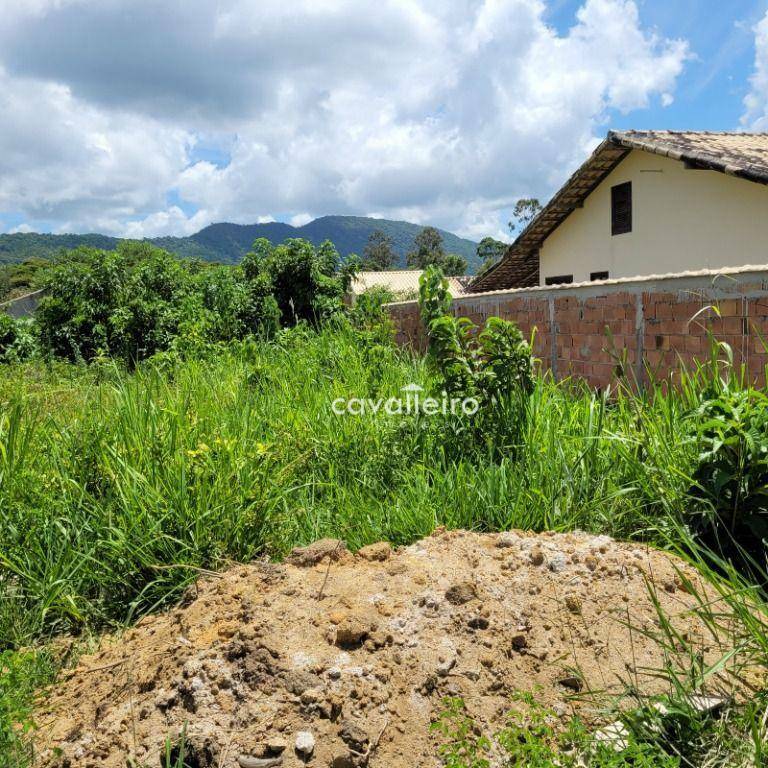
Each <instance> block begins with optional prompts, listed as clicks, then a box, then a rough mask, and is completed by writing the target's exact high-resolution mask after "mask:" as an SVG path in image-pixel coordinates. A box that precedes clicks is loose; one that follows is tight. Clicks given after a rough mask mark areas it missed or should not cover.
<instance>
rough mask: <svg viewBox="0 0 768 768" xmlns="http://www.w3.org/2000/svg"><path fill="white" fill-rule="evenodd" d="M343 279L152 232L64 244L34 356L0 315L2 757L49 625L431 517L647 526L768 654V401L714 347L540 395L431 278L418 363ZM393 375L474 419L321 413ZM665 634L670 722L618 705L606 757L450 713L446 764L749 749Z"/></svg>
mask: <svg viewBox="0 0 768 768" xmlns="http://www.w3.org/2000/svg"><path fill="white" fill-rule="evenodd" d="M351 269H352V265H350V264H347V265H345V264H344V263H343V262H342V260H341V259H340V258H339V256H338V253H337V252H336V251H335V249H334V248H333V247H332V246H331V245H330V244H328V245H322V246H320V247H317V248H315V247H313V246H312V245H311V244H309V243H306V242H303V241H296V240H292V241H288V242H286V243H284V244H282V245H280V246H277V247H275V246H273V245H271V244H270V243H269V242H267V241H258V242H257V243H255V244H254V247H253V249H252V251H251V252H250V253H249V255H248V256H247V257H246V258H245V259H244V261H243V264H242V266H240V267H238V268H237V269H232V268H228V267H221V266H217V267H211V266H204V265H201V264H196V263H192V262H180V261H178V260H176V259H173V258H172V257H170V256H169V255H168V254H165V253H163V252H162V251H159V250H158V249H155V248H153V247H152V246H151V245H149V244H127V245H121V246H120V247H119V248H118V249H117V250H116V251H114V252H102V251H95V250H93V249H81V250H79V251H77V252H76V253H75V254H74V255H73V256H72V257H71V258H69V259H68V260H67V261H65V262H62V263H60V264H58V265H57V266H56V267H54V269H53V271H52V272H50V273H49V274H48V275H47V277H46V281H47V282H46V285H47V287H48V289H49V298H48V299H47V300H46V302H45V303H44V304H43V305H42V306H41V309H40V312H39V317H38V324H39V331H40V339H41V344H42V350H43V351H42V352H41V353H38V354H32V355H29V354H28V353H27V352H25V353H23V354H22V353H21V352H19V350H20V349H21V348H22V347H23V345H24V344H25V343H27V342H25V341H24V331H25V328H26V330H27V333H28V335H30V334H31V331H32V329H31V328H30V327H29V324H27V325H25V326H22V325H20V324H18V323H15V322H12V321H9V320H7V321H5V320H4V321H3V323H4V325H3V326H2V327H0V354H2V355H3V361H4V363H3V369H2V376H0V509H2V510H3V514H2V515H0V652H2V654H3V655H2V657H0V666H1V667H2V670H3V672H2V675H1V676H0V755H3V759H5V763H4V762H3V761H2V759H0V765H2V766H5V765H8V766H11V765H13V766H17V765H24V759H25V746H24V730H23V729H24V728H29V727H31V721H30V703H29V702H30V695H31V693H32V691H33V690H34V689H35V687H37V686H38V685H40V684H42V683H43V682H44V681H45V680H47V679H49V677H50V676H51V675H52V674H53V672H54V668H55V664H54V662H53V661H52V656H51V655H49V654H48V653H47V652H46V651H45V649H46V648H48V647H50V646H49V643H50V642H51V641H53V640H54V639H55V638H56V637H57V636H59V635H61V634H63V633H67V634H71V635H75V636H78V635H84V634H86V633H88V632H92V631H98V630H101V629H103V628H105V627H114V626H119V625H123V624H124V623H127V622H132V621H134V620H136V619H137V618H138V617H140V616H141V615H143V614H145V613H147V612H149V611H154V610H157V609H159V608H161V607H162V606H165V605H168V604H170V603H172V602H173V601H175V600H177V599H178V597H179V596H180V595H181V593H182V591H183V590H184V588H185V587H186V586H187V585H188V583H189V582H190V581H191V580H192V579H193V578H194V577H195V575H196V574H197V573H198V572H199V569H200V568H213V569H215V568H218V567H220V566H222V565H223V564H225V563H226V562H228V561H230V560H241V561H247V560H250V559H252V558H255V557H259V556H263V555H267V556H270V557H280V556H282V555H284V554H285V553H287V552H288V551H289V550H290V548H291V547H293V546H295V545H298V544H304V543H308V542H310V541H313V540H316V539H318V538H321V537H324V536H339V537H343V538H345V539H346V540H347V541H348V543H349V545H350V546H351V547H353V548H354V547H359V546H362V545H364V544H368V543H372V542H374V541H378V540H381V539H387V540H389V541H391V542H393V543H394V544H405V543H409V542H412V541H414V540H416V539H418V538H420V537H423V536H425V535H427V534H429V533H430V532H432V531H433V530H434V529H435V527H436V526H440V525H444V526H446V527H448V528H456V527H462V528H469V529H474V530H480V531H490V530H503V529H508V528H523V529H531V530H536V531H542V530H556V531H565V530H573V529H576V528H579V529H582V530H586V531H592V532H599V533H607V534H610V535H612V536H615V537H618V538H630V539H632V538H633V539H638V540H643V541H648V542H651V543H654V544H656V545H658V546H663V547H667V548H670V549H674V550H676V551H679V552H680V553H681V554H683V555H684V556H686V557H688V558H689V559H692V560H694V561H695V562H696V563H697V565H698V566H699V568H700V570H701V572H702V573H703V574H704V576H705V578H707V579H708V580H709V581H710V582H711V583H712V584H713V585H714V586H715V588H717V589H718V590H720V593H721V595H722V599H723V601H724V604H725V605H726V606H727V608H728V610H727V611H724V610H723V608H722V606H720V607H719V608H718V611H717V612H715V610H714V609H713V608H712V606H711V605H710V604H709V603H708V601H707V600H706V599H705V598H704V596H703V595H702V596H701V599H700V609H699V610H700V611H701V615H702V616H703V617H704V618H705V619H706V623H707V626H709V627H713V628H715V629H717V631H719V632H722V634H723V636H726V637H731V638H732V643H735V644H736V646H737V651H738V657H739V659H740V660H743V659H746V660H747V661H748V662H750V663H757V664H768V606H767V605H766V602H765V594H764V592H763V591H762V584H761V582H760V581H759V576H760V574H761V573H762V574H764V568H763V570H762V571H760V570H758V569H757V568H758V567H761V566H762V562H763V557H764V542H763V541H761V540H759V539H757V538H755V537H754V532H755V531H759V523H761V521H762V519H763V517H762V516H763V514H764V488H765V474H764V473H765V455H766V450H767V448H766V446H768V423H767V420H766V418H765V413H766V406H765V399H764V395H763V393H761V392H757V391H755V390H753V389H750V388H749V387H747V386H745V385H744V383H743V382H742V381H740V380H739V377H738V376H737V375H736V374H735V373H734V371H733V370H732V369H731V368H730V367H729V366H728V365H727V363H726V364H723V361H722V360H721V361H720V364H719V365H705V366H703V367H702V368H701V369H699V370H697V371H692V372H688V373H684V374H683V376H682V381H681V384H680V386H679V387H677V388H667V387H666V386H661V385H659V386H651V387H649V388H648V389H647V390H646V391H644V392H636V391H635V390H634V389H633V388H632V387H630V386H627V387H623V386H622V387H619V388H617V389H616V390H614V391H611V392H604V393H596V392H594V391H592V390H590V389H588V388H587V387H586V386H585V385H583V384H580V383H578V382H569V381H566V382H561V383H556V382H554V381H552V380H551V379H550V378H549V377H548V376H543V375H541V374H539V373H538V372H537V371H536V369H535V367H533V368H532V366H531V359H530V351H529V347H528V345H527V344H526V342H525V340H524V339H522V337H521V336H520V333H519V331H518V330H517V328H515V327H514V326H513V325H512V324H510V323H505V322H503V321H500V320H498V321H494V322H491V323H489V324H488V326H487V327H486V328H485V329H482V330H481V329H474V328H471V327H470V325H469V324H467V323H466V322H464V321H459V320H455V319H453V318H452V317H451V316H450V315H448V314H447V307H448V302H449V300H450V299H449V296H448V295H447V292H446V283H445V281H444V280H443V278H442V275H441V274H440V273H439V272H438V271H436V270H434V269H430V270H428V271H427V274H426V275H425V276H424V278H423V281H422V295H421V300H422V313H423V316H424V317H425V318H426V319H427V322H428V323H429V336H430V354H429V356H428V357H426V358H422V357H418V356H414V355H412V354H411V353H409V352H407V351H404V350H401V349H398V348H396V347H395V346H394V344H393V343H392V339H391V328H390V327H389V326H388V324H387V322H385V320H384V318H383V317H382V314H381V305H380V301H381V298H382V297H381V296H378V297H377V296H375V295H371V296H368V297H365V298H363V297H361V299H360V301H358V303H357V305H356V306H355V307H354V308H353V309H352V310H349V311H344V310H343V305H342V301H341V299H342V295H343V292H344V288H345V285H346V284H347V281H348V280H349V276H350V271H351ZM278 325H281V326H282V328H278ZM33 338H34V337H33ZM25 356H27V357H28V358H29V359H27V361H26V362H25V361H23V360H22V358H24V357H25ZM411 384H416V385H419V386H421V387H423V388H424V390H425V391H426V392H427V393H430V394H433V395H435V396H437V397H439V396H440V395H441V393H442V392H443V391H444V390H445V391H447V392H449V393H450V394H452V395H453V394H455V395H459V396H462V397H463V396H471V397H476V398H477V399H478V401H479V405H480V411H479V416H480V418H479V419H477V420H474V419H473V418H472V417H468V416H465V415H463V414H456V413H447V414H438V415H433V416H426V415H424V414H419V413H412V414H408V415H402V416H396V417H393V416H387V415H386V414H385V413H383V412H382V413H380V414H378V415H375V416H373V415H367V416H360V417H353V416H346V417H339V416H338V415H336V414H335V413H334V412H333V410H332V408H331V403H332V402H333V401H334V400H336V399H337V398H344V399H346V398H352V397H354V398H368V397H371V398H389V397H399V396H400V395H401V392H402V390H403V388H404V387H406V386H408V385H411ZM700 520H704V521H706V525H707V526H709V528H706V527H705V528H704V529H701V528H699V527H698V526H699V521H700ZM702 530H704V531H706V530H709V531H715V532H717V534H718V535H720V536H721V537H722V536H723V535H725V533H733V534H734V535H735V536H736V537H737V538H743V537H746V535H747V533H749V535H750V536H751V537H752V538H751V539H750V541H752V542H753V544H752V549H751V551H750V553H749V561H748V563H749V567H743V566H744V562H745V561H743V560H740V559H739V558H738V557H734V556H733V553H734V552H736V551H737V550H735V549H731V550H726V549H723V548H718V547H717V546H715V544H714V543H713V541H714V539H713V540H709V539H707V538H706V537H704V538H702V539H700V540H698V541H697V540H696V538H695V537H694V535H693V534H694V533H696V532H701V531H702ZM696 590H697V586H696V585H693V584H687V585H686V591H688V592H689V593H691V594H694V595H695V594H696ZM659 625H660V626H661V628H662V630H661V631H660V632H659V636H658V638H657V642H658V643H660V644H661V645H662V646H663V647H664V648H665V651H667V657H668V659H669V663H668V666H667V667H666V668H665V669H663V670H659V671H658V674H659V675H660V676H662V678H663V679H666V680H668V681H669V688H670V694H669V696H668V698H667V700H666V702H665V705H666V707H667V709H668V710H669V711H670V712H672V713H673V716H672V717H669V718H667V719H665V720H664V722H663V723H661V725H659V724H658V723H656V724H655V725H654V727H650V726H649V723H650V724H651V725H653V723H654V721H652V719H651V713H652V706H651V705H652V702H647V701H644V700H642V698H641V696H640V694H639V692H637V691H630V692H628V696H629V695H630V694H631V695H632V696H634V697H635V698H636V699H637V700H635V701H633V706H632V707H631V708H630V709H628V710H627V709H626V707H624V711H625V712H628V714H627V715H626V717H625V718H624V720H623V722H624V723H625V726H626V727H627V729H628V730H629V733H630V736H629V742H630V743H629V746H628V747H627V749H625V750H623V751H622V752H621V753H616V752H614V751H613V750H612V749H611V750H610V751H609V750H607V749H603V750H602V751H601V750H600V749H598V751H597V752H595V751H594V749H596V748H594V745H593V744H592V742H593V736H594V734H589V733H587V732H586V730H585V729H584V728H583V726H581V725H580V724H579V723H578V722H575V721H574V722H570V723H565V724H563V725H564V726H565V727H564V728H563V727H560V726H557V727H555V725H554V724H553V723H552V722H551V716H552V713H549V712H548V711H544V710H541V709H540V708H537V706H536V705H535V704H533V703H532V702H531V701H530V700H527V699H523V700H521V701H518V702H516V703H515V706H514V707H512V710H513V711H512V714H511V715H510V718H511V719H510V724H509V727H508V728H507V729H506V730H504V731H502V732H501V733H499V734H485V735H484V734H477V733H476V729H475V728H474V727H473V725H472V724H471V719H468V718H469V715H468V714H467V712H466V711H465V706H464V705H463V704H462V703H461V702H456V701H454V702H450V703H449V704H448V705H447V709H446V715H445V716H444V717H443V718H441V719H440V721H439V723H438V725H437V726H436V728H437V731H438V733H439V734H440V735H441V736H442V737H443V739H444V743H445V749H444V751H443V752H442V758H443V760H444V762H445V765H446V766H452V767H453V768H463V767H464V766H466V767H467V768H470V767H471V768H479V766H483V765H486V763H485V762H483V761H484V760H486V759H487V755H486V752H487V751H488V749H490V745H491V744H494V745H495V747H494V748H497V749H502V750H504V752H503V754H505V755H507V756H508V763H507V765H509V766H518V765H520V766H522V765H532V766H534V765H540V766H542V767H545V766H554V765H569V764H573V765H577V764H578V763H575V762H573V763H568V762H566V761H567V760H568V759H570V758H568V757H567V754H566V753H565V752H563V750H564V749H565V748H566V747H569V745H570V747H569V748H571V749H572V748H573V747H574V746H576V747H577V752H578V751H581V752H584V751H585V750H588V749H589V750H592V751H591V752H590V754H591V755H592V757H591V758H590V759H591V762H590V763H589V764H590V765H592V766H599V767H602V768H608V767H609V766H611V767H612V766H624V765H634V766H650V765H660V766H678V765H679V766H698V765H701V766H709V765H712V766H715V765H722V766H732V765H743V766H747V765H760V764H762V763H761V762H760V761H761V760H762V756H761V755H762V752H761V750H763V749H764V746H765V729H764V725H763V724H762V721H761V718H762V717H763V710H764V708H765V701H764V695H765V694H764V692H762V691H756V692H755V695H754V703H753V704H750V705H748V706H741V707H733V708H730V709H729V710H728V712H729V713H728V715H727V716H725V717H724V718H720V719H717V718H714V717H708V718H704V716H702V715H700V714H697V713H694V712H693V711H692V709H691V707H690V705H689V703H687V702H689V699H688V698H687V697H688V695H689V693H690V691H692V690H698V689H699V688H700V687H701V686H702V685H703V684H705V683H706V681H707V679H708V678H709V677H710V676H711V675H712V674H714V672H716V671H717V670H713V669H702V668H700V665H699V666H697V665H695V664H692V663H691V659H692V658H694V656H695V649H693V648H692V647H691V644H690V639H689V638H682V637H678V636H676V635H675V634H674V631H673V630H672V629H671V627H670V626H669V624H668V622H666V621H665V617H663V616H660V618H659ZM713 631H714V630H713ZM729 633H730V634H729ZM740 663H741V661H740ZM744 663H746V662H744ZM511 704H512V702H511ZM654 711H655V710H654ZM15 724H16V725H15ZM18 724H22V725H21V730H19V727H18ZM659 728H661V729H662V730H661V734H662V735H661V736H660V731H659ZM553 749H555V750H558V749H559V750H561V753H562V754H561V755H560V756H559V757H558V758H557V762H554V758H552V757H551V753H552V750H553ZM6 755H10V756H11V758H10V759H6V758H5V756H6ZM167 757H168V762H169V764H173V763H174V762H175V761H177V760H178V755H175V754H174V755H172V754H171V753H170V749H169V753H168V756H167ZM537 761H538V762H537Z"/></svg>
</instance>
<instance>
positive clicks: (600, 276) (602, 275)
mask: <svg viewBox="0 0 768 768" xmlns="http://www.w3.org/2000/svg"><path fill="white" fill-rule="evenodd" d="M589 279H590V280H607V279H608V273H607V272H590V273H589Z"/></svg>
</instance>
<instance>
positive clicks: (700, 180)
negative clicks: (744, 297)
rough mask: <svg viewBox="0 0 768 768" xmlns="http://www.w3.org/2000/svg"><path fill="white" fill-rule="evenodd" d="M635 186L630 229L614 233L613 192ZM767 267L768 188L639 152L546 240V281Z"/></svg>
mask: <svg viewBox="0 0 768 768" xmlns="http://www.w3.org/2000/svg"><path fill="white" fill-rule="evenodd" d="M626 181H631V182H632V231H631V232H629V233H626V234H623V235H614V236H612V235H611V187H612V186H614V185H616V184H622V183H623V182H626ZM744 264H756V265H757V264H759V265H762V264H768V187H766V186H763V185H762V184H756V183H754V182H751V181H746V180H744V179H739V178H736V177H733V176H727V175H725V174H723V173H719V172H717V171H701V170H688V169H686V168H685V166H684V165H683V163H682V162H680V161H677V160H670V159H669V158H666V157H661V156H659V155H654V154H651V153H648V152H643V151H640V150H633V151H632V152H631V153H630V154H629V155H628V156H627V157H626V158H625V159H624V160H623V161H622V162H621V163H620V164H619V165H618V166H617V167H616V168H615V169H614V170H613V171H612V172H611V173H610V174H609V176H608V177H606V178H605V179H604V180H603V182H602V183H601V184H600V185H599V186H598V187H597V189H595V190H594V191H593V192H592V194H591V195H589V197H587V199H586V200H585V201H584V207H583V208H579V209H577V210H575V211H574V212H573V213H572V214H571V215H570V216H569V217H568V218H567V219H566V220H565V221H564V222H563V223H562V224H561V225H560V226H559V227H558V228H557V229H556V230H555V231H554V232H553V233H552V234H551V235H550V236H549V237H548V238H547V240H546V241H545V242H544V244H543V246H542V248H541V252H540V278H541V284H542V285H544V284H545V281H546V278H547V277H553V276H560V275H573V281H574V282H581V281H586V280H589V279H590V273H592V272H600V271H607V272H608V273H609V275H610V277H611V278H621V277H635V276H641V275H653V274H665V273H669V272H682V271H685V270H696V269H707V268H710V269H717V268H720V267H729V266H730V267H733V266H741V265H744Z"/></svg>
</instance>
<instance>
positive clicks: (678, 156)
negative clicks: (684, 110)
mask: <svg viewBox="0 0 768 768" xmlns="http://www.w3.org/2000/svg"><path fill="white" fill-rule="evenodd" d="M635 149H638V150H642V151H644V152H651V153H653V154H656V155H663V156H664V157H669V158H672V159H673V160H680V161H681V162H684V163H686V165H688V166H689V167H692V168H701V169H706V170H711V171H719V172H720V173H725V174H728V175H730V176H738V177H740V178H743V179H747V180H748V181H754V182H756V183H758V184H768V133H709V132H705V131H610V132H609V133H608V136H607V137H606V138H605V140H604V141H603V142H602V143H601V144H600V146H599V147H597V149H596V150H595V151H594V152H593V153H592V155H591V156H590V157H589V158H588V159H587V161H586V162H585V163H584V164H583V165H582V166H581V167H580V168H579V169H578V170H577V171H576V172H575V173H574V174H573V176H571V178H570V179H568V181H567V182H566V183H565V185H564V186H563V187H562V188H561V189H560V190H559V191H558V192H557V193H555V195H554V196H553V197H552V199H551V200H550V201H549V202H548V203H547V204H546V205H545V206H544V208H543V209H542V210H541V211H540V212H539V214H538V215H537V216H536V217H535V218H534V219H533V220H532V221H531V223H530V224H529V225H528V226H527V227H526V228H525V229H524V230H523V231H522V232H521V233H520V235H519V237H518V238H517V240H515V242H514V243H512V245H510V246H509V248H508V249H507V252H506V254H505V255H504V256H503V258H502V259H501V260H500V261H499V262H498V263H497V264H495V265H494V266H493V267H491V269H489V270H488V271H487V272H485V273H484V274H482V275H480V276H479V277H477V278H475V280H474V281H473V282H472V284H471V287H470V288H469V290H471V291H473V292H475V291H477V292H482V291H493V290H501V289H504V288H525V287H531V286H534V285H538V282H539V260H538V256H537V254H538V250H539V248H541V245H542V243H543V242H544V241H545V240H546V239H547V238H548V237H549V235H550V234H551V233H552V232H553V231H554V230H555V229H556V228H557V227H559V226H560V224H562V222H563V221H565V219H566V218H568V216H569V215H570V214H571V213H572V212H573V211H574V210H576V209H577V208H580V207H581V206H582V205H583V204H584V200H585V199H586V198H587V197H588V196H589V195H590V194H591V193H592V191H593V190H594V189H595V188H596V187H597V186H598V185H599V184H600V182H602V181H603V179H605V177H606V176H608V174H609V173H610V172H611V171H612V170H613V169H614V168H615V167H616V166H617V165H618V164H619V163H620V162H621V161H622V160H623V159H624V158H625V157H626V156H627V155H628V154H629V153H630V152H631V151H632V150H635Z"/></svg>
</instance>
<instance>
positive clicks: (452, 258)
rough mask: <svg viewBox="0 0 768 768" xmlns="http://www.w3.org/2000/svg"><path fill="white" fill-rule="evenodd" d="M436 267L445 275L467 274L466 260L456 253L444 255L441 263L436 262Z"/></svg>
mask: <svg viewBox="0 0 768 768" xmlns="http://www.w3.org/2000/svg"><path fill="white" fill-rule="evenodd" d="M438 266H439V267H440V268H441V269H442V270H443V272H444V273H445V274H446V275H466V274H467V260H466V259H465V258H464V257H463V256H459V254H458V253H446V254H445V256H443V259H442V261H439V262H438Z"/></svg>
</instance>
